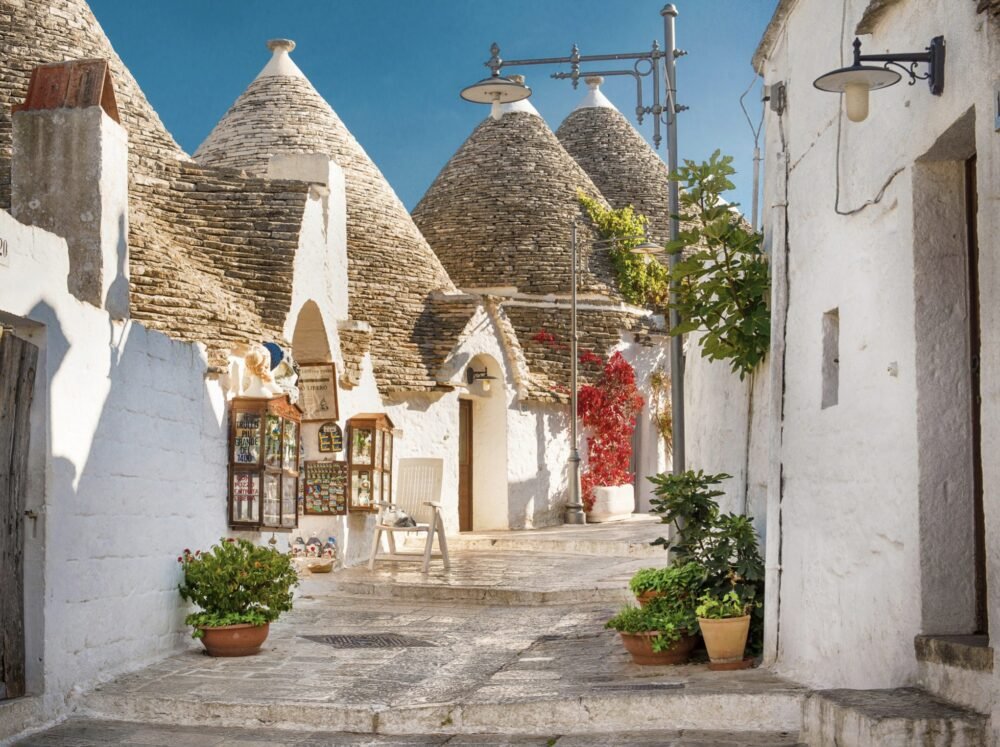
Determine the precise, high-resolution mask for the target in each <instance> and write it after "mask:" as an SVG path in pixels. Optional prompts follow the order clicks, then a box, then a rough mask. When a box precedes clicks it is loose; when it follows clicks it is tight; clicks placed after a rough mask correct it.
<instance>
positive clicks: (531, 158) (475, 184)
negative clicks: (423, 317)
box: [413, 111, 618, 298]
mask: <svg viewBox="0 0 1000 747" xmlns="http://www.w3.org/2000/svg"><path fill="white" fill-rule="evenodd" d="M581 190H582V191H583V192H585V193H587V194H588V195H590V196H591V197H594V198H597V199H598V200H599V201H600V202H601V203H602V204H605V205H606V204H607V203H605V202H604V199H603V198H602V197H601V193H600V191H599V190H598V189H597V187H595V186H594V183H593V182H592V181H591V179H590V177H588V176H587V174H586V173H585V172H584V170H583V169H582V168H580V166H578V165H577V164H576V162H575V161H573V158H572V157H571V156H570V155H569V154H568V153H567V152H566V151H565V150H564V149H563V147H562V146H561V145H560V144H559V141H558V140H557V139H556V137H555V135H553V133H552V130H550V129H549V127H548V125H547V124H545V121H544V120H543V119H542V118H541V117H539V116H538V115H537V113H535V114H532V113H528V112H523V111H512V112H508V113H506V114H504V115H503V117H501V118H500V119H499V120H496V119H493V118H492V117H488V118H487V119H485V120H484V121H483V122H482V123H481V124H480V125H479V126H478V127H477V128H476V129H475V131H474V132H473V133H472V134H471V135H470V136H469V138H468V139H467V140H466V141H465V143H463V144H462V147H461V148H459V149H458V152H457V153H455V155H454V156H452V158H451V160H449V161H448V163H447V164H446V165H445V167H444V168H443V169H442V170H441V173H440V174H438V176H437V178H436V179H435V180H434V183H433V184H431V186H430V188H429V189H428V190H427V193H426V194H425V195H424V197H423V199H421V200H420V203H419V204H418V205H417V206H416V208H414V210H413V219H414V220H415V221H416V224H417V226H418V227H419V228H420V230H421V231H422V232H423V234H424V236H425V237H426V238H427V241H428V242H429V243H430V245H431V247H433V249H434V251H435V252H436V253H437V255H438V257H440V258H441V262H442V263H443V264H444V266H445V268H446V269H447V270H448V273H449V274H450V275H451V277H452V279H453V280H454V281H455V283H456V284H458V286H459V287H461V288H463V289H469V290H472V289H480V290H484V289H491V288H492V289H507V288H510V287H516V288H517V289H518V291H519V292H521V293H534V294H549V293H554V294H564V293H567V292H568V291H569V264H570V259H569V256H570V231H571V227H572V224H573V221H574V220H575V221H577V222H578V223H579V226H580V228H579V231H580V236H579V239H580V244H579V246H580V253H581V256H582V257H583V259H582V260H581V268H582V272H581V277H580V288H581V289H582V290H585V291H588V292H595V293H600V294H603V295H605V296H608V297H612V298H618V295H617V290H616V289H615V282H614V279H613V278H614V275H613V271H612V270H611V267H610V263H609V260H608V258H607V256H606V254H605V253H603V252H594V253H591V244H592V241H593V239H594V238H595V237H594V235H593V233H592V229H591V226H590V222H589V220H588V219H587V218H586V217H585V215H584V213H583V211H582V208H581V206H580V203H579V200H578V196H577V195H578V192H579V191H581Z"/></svg>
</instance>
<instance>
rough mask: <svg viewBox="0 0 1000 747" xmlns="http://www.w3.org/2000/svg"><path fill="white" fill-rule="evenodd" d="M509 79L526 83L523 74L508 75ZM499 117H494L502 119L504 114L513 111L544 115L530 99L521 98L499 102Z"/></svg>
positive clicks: (538, 115) (521, 83)
mask: <svg viewBox="0 0 1000 747" xmlns="http://www.w3.org/2000/svg"><path fill="white" fill-rule="evenodd" d="M507 78H508V79H510V80H512V81H514V82H515V83H518V84H520V85H522V86H523V85H524V76H523V75H508V76H507ZM498 108H499V113H500V116H499V117H494V119H500V117H502V116H503V115H504V114H510V113H511V112H525V113H526V114H534V115H535V116H536V117H541V116H542V115H541V114H539V113H538V110H537V109H536V108H535V107H534V105H533V104H532V103H531V102H530V101H529V100H528V99H521V100H520V101H511V102H509V103H506V104H499V105H498Z"/></svg>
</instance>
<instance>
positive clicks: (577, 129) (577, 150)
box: [556, 77, 670, 244]
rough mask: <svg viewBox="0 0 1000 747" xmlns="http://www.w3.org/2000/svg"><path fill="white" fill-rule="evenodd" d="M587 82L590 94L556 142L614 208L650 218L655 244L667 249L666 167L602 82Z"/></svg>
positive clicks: (591, 79)
mask: <svg viewBox="0 0 1000 747" xmlns="http://www.w3.org/2000/svg"><path fill="white" fill-rule="evenodd" d="M586 80H587V85H588V86H589V88H590V91H589V92H588V93H587V95H586V97H585V98H584V100H583V101H582V102H581V103H580V105H579V106H578V107H577V108H576V109H575V110H574V111H573V112H572V113H571V114H570V115H569V116H568V117H566V119H565V120H564V121H563V123H562V124H561V125H560V126H559V129H558V130H556V137H558V138H559V142H560V143H562V145H563V147H564V148H565V149H566V150H567V151H568V152H569V154H570V155H571V156H572V157H573V158H574V159H575V160H576V162H577V163H578V164H580V166H582V167H583V169H584V171H586V172H587V174H588V175H589V176H590V178H591V179H593V180H594V184H596V185H597V187H598V188H599V189H600V190H601V193H602V194H603V195H604V197H605V198H606V199H607V200H608V202H610V203H611V205H612V206H613V207H615V208H623V207H625V206H627V205H632V206H633V207H634V208H635V209H636V210H637V211H638V212H640V213H642V214H643V215H645V216H646V217H647V218H649V224H650V227H649V233H650V236H651V238H653V239H655V240H656V241H658V242H659V243H661V244H665V243H666V242H667V241H668V238H669V234H670V228H669V223H670V206H669V203H668V199H667V188H668V186H669V184H670V179H669V171H668V170H667V165H666V164H665V163H664V162H663V159H661V158H660V157H659V156H658V155H657V154H656V152H655V151H654V150H653V149H652V148H650V147H649V144H648V143H647V142H646V141H645V140H644V139H643V138H642V136H641V135H640V134H639V133H638V132H636V129H635V128H634V127H633V126H632V124H631V123H630V122H629V121H628V120H627V119H626V118H625V116H624V115H623V114H622V113H621V112H620V111H618V110H617V109H616V108H615V107H614V105H613V104H612V103H611V102H610V101H609V100H608V99H607V97H605V96H604V94H603V93H602V92H601V90H600V84H601V79H600V78H598V77H592V78H587V79H586Z"/></svg>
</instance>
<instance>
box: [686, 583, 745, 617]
mask: <svg viewBox="0 0 1000 747" xmlns="http://www.w3.org/2000/svg"><path fill="white" fill-rule="evenodd" d="M751 606H752V605H748V604H746V603H744V601H743V600H742V599H740V595H739V594H737V593H736V590H735V589H733V590H730V591H728V592H726V593H725V594H723V595H722V596H721V597H720V596H716V595H715V594H702V595H701V596H700V597H699V598H698V606H697V607H696V608H695V614H696V615H698V617H700V618H702V619H704V620H724V619H726V618H729V617H743V615H746V614H748V613H749V611H750V607H751Z"/></svg>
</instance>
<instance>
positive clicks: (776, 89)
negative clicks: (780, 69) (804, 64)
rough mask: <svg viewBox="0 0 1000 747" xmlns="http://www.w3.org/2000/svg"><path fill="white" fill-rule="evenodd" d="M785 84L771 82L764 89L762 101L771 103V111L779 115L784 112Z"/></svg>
mask: <svg viewBox="0 0 1000 747" xmlns="http://www.w3.org/2000/svg"><path fill="white" fill-rule="evenodd" d="M785 91H786V88H785V84H784V83H783V82H782V83H773V84H771V85H769V86H767V87H766V88H765V89H764V101H769V102H770V103H771V111H773V112H774V113H775V114H777V115H778V116H779V117H780V116H781V115H782V114H784V113H785Z"/></svg>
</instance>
